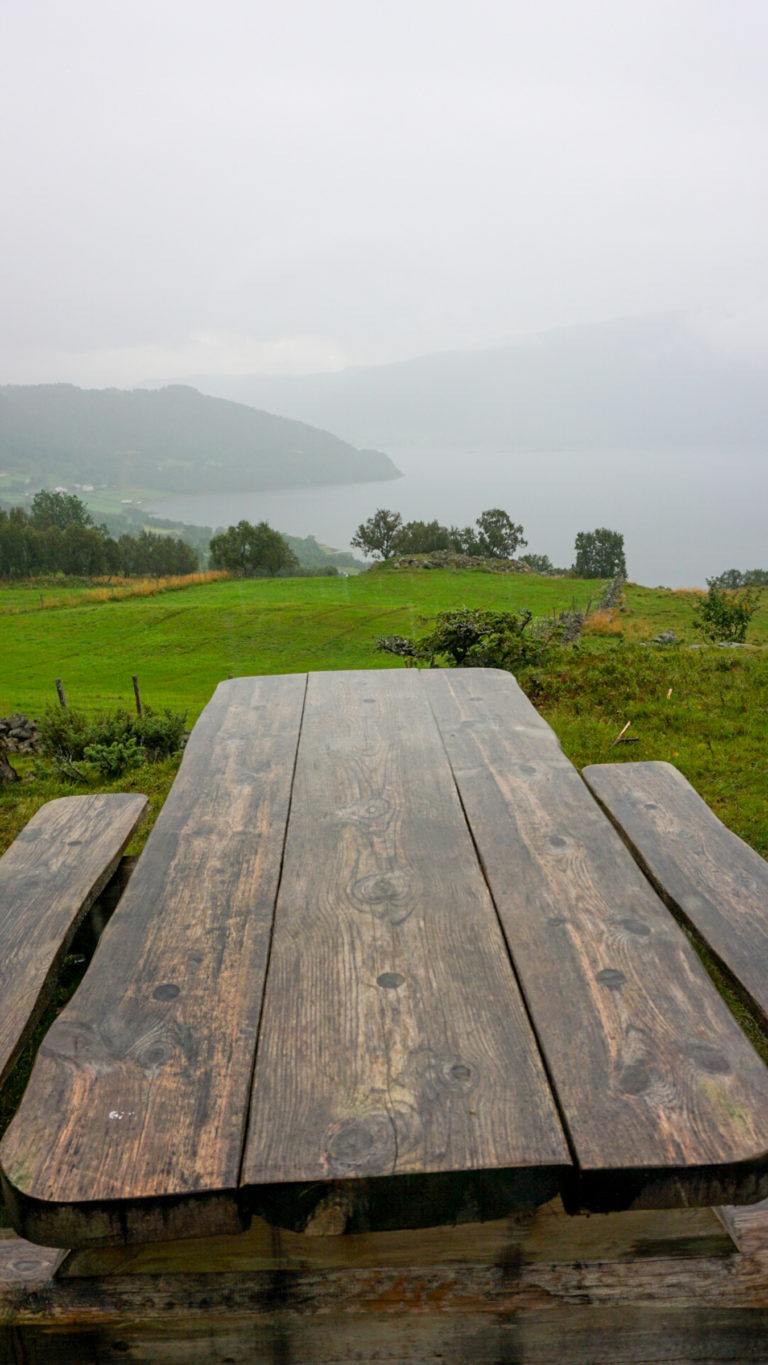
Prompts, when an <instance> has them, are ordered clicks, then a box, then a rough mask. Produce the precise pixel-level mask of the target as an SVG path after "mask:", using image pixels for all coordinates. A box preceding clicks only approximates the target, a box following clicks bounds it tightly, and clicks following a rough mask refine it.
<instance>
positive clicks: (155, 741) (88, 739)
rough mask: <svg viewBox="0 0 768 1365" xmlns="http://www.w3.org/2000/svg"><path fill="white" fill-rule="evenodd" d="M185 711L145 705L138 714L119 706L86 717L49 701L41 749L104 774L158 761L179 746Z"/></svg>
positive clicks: (176, 750)
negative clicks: (155, 709)
mask: <svg viewBox="0 0 768 1365" xmlns="http://www.w3.org/2000/svg"><path fill="white" fill-rule="evenodd" d="M185 722H186V716H184V715H180V714H179V713H178V712H173V711H170V710H169V709H168V708H166V709H165V710H163V711H153V710H152V709H151V708H150V707H146V708H145V710H144V714H143V715H142V716H137V715H132V714H131V712H130V711H126V710H123V709H118V710H116V711H110V712H105V713H104V714H102V715H99V716H94V717H92V718H88V717H87V716H84V715H83V714H82V713H81V712H79V711H71V710H69V709H67V710H64V709H63V708H61V707H58V708H57V707H54V706H49V707H48V709H47V711H46V712H45V715H44V716H43V718H42V719H41V720H40V722H39V729H40V739H41V742H42V746H43V752H44V753H45V754H47V755H48V756H49V757H51V758H54V759H65V760H67V761H68V762H77V761H78V760H81V759H84V760H85V761H86V762H87V763H94V764H95V765H96V767H97V768H98V769H99V771H100V772H101V773H102V774H103V775H104V776H113V775H114V774H116V773H120V772H124V771H125V769H126V768H133V767H136V766H137V764H138V763H143V762H145V761H150V762H156V761H157V760H158V759H161V758H165V757H166V756H167V755H170V754H175V753H177V752H178V750H179V749H180V748H181V744H182V738H183V735H184V727H185Z"/></svg>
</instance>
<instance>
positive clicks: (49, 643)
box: [0, 570, 768, 856]
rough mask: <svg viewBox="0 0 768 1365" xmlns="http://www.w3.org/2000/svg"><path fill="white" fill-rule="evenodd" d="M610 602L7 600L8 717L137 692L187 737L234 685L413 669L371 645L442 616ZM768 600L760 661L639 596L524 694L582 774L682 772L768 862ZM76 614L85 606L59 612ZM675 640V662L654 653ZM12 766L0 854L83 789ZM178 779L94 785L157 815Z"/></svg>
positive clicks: (403, 580) (442, 587) (384, 587)
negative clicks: (62, 696)
mask: <svg viewBox="0 0 768 1365" xmlns="http://www.w3.org/2000/svg"><path fill="white" fill-rule="evenodd" d="M602 586H603V585H601V584H599V583H595V582H579V581H577V580H570V579H550V578H538V577H535V576H533V575H511V576H504V575H496V574H489V573H482V572H447V571H438V570H430V571H420V572H419V571H415V572H409V573H400V572H387V571H381V572H372V573H367V574H363V575H361V576H359V577H356V578H346V579H345V578H314V579H277V580H266V579H251V580H227V581H221V582H215V583H209V584H205V585H198V586H193V587H186V588H183V589H179V590H175V591H166V592H160V593H157V594H156V595H154V596H145V597H134V598H129V599H126V600H120V601H103V602H93V601H87V600H85V592H86V591H87V589H86V587H84V586H83V587H80V588H78V587H77V586H75V587H72V586H70V585H62V584H58V585H57V584H55V583H54V584H50V583H48V584H34V585H26V586H23V587H9V588H0V631H1V632H2V668H1V669H0V715H7V714H8V713H9V712H11V711H21V712H24V713H26V714H31V715H35V716H39V715H40V714H41V713H42V712H43V711H44V710H45V707H46V706H47V705H55V704H57V703H56V692H55V679H56V678H61V679H63V682H64V687H65V689H66V693H67V699H68V702H69V705H70V706H71V707H72V708H74V709H81V710H84V711H87V712H94V711H98V710H106V709H111V708H113V707H115V706H117V705H122V706H132V705H133V689H132V683H131V677H132V675H133V674H136V675H137V677H138V678H139V682H140V686H141V691H142V696H143V698H144V701H145V703H147V704H149V705H151V706H154V707H155V708H162V707H166V706H167V707H170V708H172V709H173V710H177V711H183V712H186V714H187V717H188V723H190V724H191V723H192V722H193V721H194V720H195V719H196V718H197V716H198V715H199V713H200V711H201V709H202V707H203V706H204V705H205V703H206V702H207V700H208V699H209V697H210V696H211V694H212V692H213V690H214V688H215V686H216V684H217V683H218V682H219V681H220V680H222V679H223V678H226V677H228V676H229V675H233V676H238V675H248V674H256V673H291V672H297V671H303V670H305V669H344V668H399V667H402V664H401V662H400V660H399V659H396V658H394V657H392V656H391V655H386V654H381V653H377V652H375V650H374V642H375V640H376V639H377V638H378V637H379V636H381V635H391V634H406V635H412V634H414V633H415V634H419V633H421V631H422V630H423V629H424V627H423V625H422V621H423V619H424V618H428V617H431V616H433V615H434V614H435V612H437V611H441V610H447V609H450V608H456V607H461V606H468V607H494V608H508V609H510V610H518V609H520V608H523V607H527V608H529V609H530V610H532V611H533V612H534V614H535V615H536V616H538V617H551V616H552V614H553V613H557V612H559V611H561V610H563V609H568V608H570V607H571V605H572V603H573V602H574V601H575V603H576V605H577V606H579V607H580V608H584V607H585V606H586V605H587V603H588V602H589V601H590V600H592V601H593V602H595V601H596V600H597V599H598V598H599V596H600V593H601V590H602ZM762 596H763V600H762V604H761V610H760V612H759V613H758V614H757V616H756V617H755V618H754V620H753V622H752V628H751V630H750V633H749V637H748V638H749V641H750V647H749V648H747V649H739V650H728V649H719V648H716V647H712V646H706V647H703V648H702V647H699V648H696V649H691V648H689V646H691V645H694V644H696V645H699V646H701V638H700V636H699V635H698V634H697V632H696V630H695V628H694V620H695V616H694V610H693V608H694V603H695V601H696V596H695V594H692V593H689V592H673V591H671V590H668V589H650V588H641V587H636V586H633V585H628V586H627V588H626V590H625V595H624V603H623V608H622V610H620V611H619V610H614V611H612V612H609V613H602V614H598V615H597V616H594V617H593V618H592V619H591V621H590V623H589V625H588V630H587V633H586V634H585V635H584V636H582V638H581V640H580V641H579V642H578V643H577V644H576V645H575V646H562V647H558V648H553V649H552V650H551V651H550V652H549V653H548V655H547V656H546V657H545V659H544V661H543V662H542V663H541V664H539V665H538V666H536V667H535V668H529V669H526V670H521V672H520V674H519V680H520V682H521V684H522V685H523V686H524V687H525V689H526V691H527V692H528V694H529V695H530V696H531V697H532V699H533V700H534V702H535V704H536V705H537V706H538V707H539V709H540V710H541V712H542V714H543V715H544V716H545V717H546V719H547V720H548V721H549V722H550V724H551V725H552V726H553V728H554V730H555V731H556V733H557V734H558V736H559V737H560V740H561V742H562V744H563V747H564V749H565V752H566V753H567V754H568V756H569V757H570V758H571V759H572V761H573V762H574V763H576V765H577V766H578V767H582V766H583V765H584V764H586V763H595V762H612V761H622V760H626V759H649V758H656V759H666V760H669V761H670V762H673V763H675V764H677V766H678V767H679V768H680V769H681V770H682V771H683V772H684V773H685V775H686V776H687V777H688V778H689V780H690V781H692V782H693V784H694V785H695V786H696V788H697V789H698V790H699V791H700V792H701V794H702V796H704V797H705V799H706V800H707V801H708V802H709V803H710V805H711V806H712V807H713V809H715V810H716V811H717V813H718V815H720V817H721V818H722V819H723V820H724V821H725V822H726V824H728V825H729V826H730V827H731V828H732V829H734V830H736V832H737V833H739V834H740V835H742V837H744V838H745V839H747V840H748V842H750V843H751V844H752V845H753V846H754V847H755V848H756V849H757V850H758V851H759V852H761V853H762V854H763V856H768V801H766V795H767V793H768V780H767V779H768V755H766V746H765V720H764V717H765V715H766V713H767V712H768V650H766V648H765V646H766V644H768V591H766V592H764V593H763V595H762ZM67 598H71V599H74V604H72V605H54V603H55V602H59V601H63V600H65V599H67ZM669 629H672V630H674V631H675V632H676V635H677V638H678V641H679V643H678V645H674V646H659V645H653V644H648V643H646V642H648V641H650V640H651V639H652V637H653V636H654V635H656V634H657V633H658V632H660V631H662V630H669ZM627 722H630V727H629V730H628V731H627V734H626V737H625V740H624V741H623V742H622V743H621V744H619V745H615V744H614V741H615V740H616V737H617V736H618V734H619V732H620V730H621V729H622V727H623V726H624V725H626V723H627ZM14 763H15V766H17V768H18V770H19V772H20V773H21V774H22V775H23V776H24V778H25V780H24V781H23V782H21V783H16V784H13V785H12V786H9V787H7V788H6V789H5V790H2V791H0V822H1V823H2V828H0V849H2V848H3V847H5V846H6V845H7V843H8V842H9V841H10V839H11V838H12V837H13V836H14V834H15V833H16V832H17V830H18V829H19V828H21V826H22V825H23V823H24V822H25V820H27V819H29V818H30V816H31V815H32V814H33V812H34V810H35V809H36V808H37V806H38V805H40V804H41V802H42V801H43V800H47V799H50V797H51V796H55V795H60V794H62V793H63V792H65V791H67V790H69V791H71V790H76V789H77V788H73V787H71V786H68V785H67V784H66V783H65V782H64V781H63V779H62V778H61V777H60V776H56V775H54V774H53V773H52V771H51V768H50V765H49V764H46V763H45V762H42V761H41V760H37V759H15V760H14ZM175 768H176V761H175V760H166V761H165V762H164V763H162V764H158V765H151V766H147V767H144V768H140V769H137V770H135V771H134V772H132V773H129V774H127V775H126V776H125V777H124V778H123V779H121V780H117V781H115V782H109V783H108V782H105V781H104V780H103V779H97V778H96V777H94V778H93V785H94V786H97V787H98V788H99V789H102V790H109V789H112V790H140V791H146V792H147V794H148V795H149V796H150V798H151V802H152V809H153V813H156V812H157V810H158V809H159V807H160V805H161V804H162V800H163V799H164V796H165V793H166V791H167V789H168V786H169V784H170V782H171V780H172V777H173V773H174V771H175ZM148 827H149V826H146V828H148ZM146 828H145V834H144V835H143V836H141V837H140V838H139V839H138V840H137V842H136V843H135V845H134V851H135V850H136V849H137V848H138V847H139V846H140V844H141V839H142V838H143V837H146Z"/></svg>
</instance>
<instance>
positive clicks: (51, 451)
mask: <svg viewBox="0 0 768 1365" xmlns="http://www.w3.org/2000/svg"><path fill="white" fill-rule="evenodd" d="M399 472H400V471H399V470H398V469H397V468H396V467H395V465H394V464H393V463H392V461H391V460H390V459H389V457H388V456H387V455H385V454H383V453H382V452H381V451H376V450H358V449H356V448H355V447H354V446H352V445H349V444H348V443H347V442H346V441H342V440H340V439H339V438H338V437H336V436H333V435H331V433H330V432H328V431H322V430H320V429H319V428H317V427H312V426H307V425H306V424H305V423H303V422H294V421H291V420H289V419H288V418H285V417H275V416H273V415H272V414H270V413H268V412H263V411H261V410H259V409H257V408H252V407H248V406H246V405H245V404H243V403H233V402H230V401H229V400H227V399H224V398H209V397H207V396H206V395H205V394H202V393H199V392H198V391H197V390H196V389H193V388H189V387H187V386H185V385H171V386H170V387H168V388H163V389H131V390H122V389H79V388H76V387H75V386H74V385H72V384H36V385H24V386H20V385H12V386H5V387H0V500H6V501H10V500H12V499H14V498H16V497H17V496H18V494H19V493H24V492H26V491H28V490H29V489H30V488H32V489H34V488H38V487H41V486H45V487H51V486H57V485H64V486H66V487H71V486H73V485H74V486H76V487H79V488H85V487H86V486H87V485H93V486H99V485H101V486H103V485H110V486H119V487H131V488H140V489H142V490H145V491H146V492H147V493H149V494H151V493H153V492H156V493H158V494H163V493H178V492H182V491H183V492H184V493H206V492H213V491H215V492H218V493H221V492H233V493H238V492H244V491H252V490H253V491H260V490H266V489H277V488H307V487H312V486H315V485H317V486H320V485H323V484H341V483H359V482H365V481H368V480H381V479H395V478H398V477H399Z"/></svg>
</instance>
